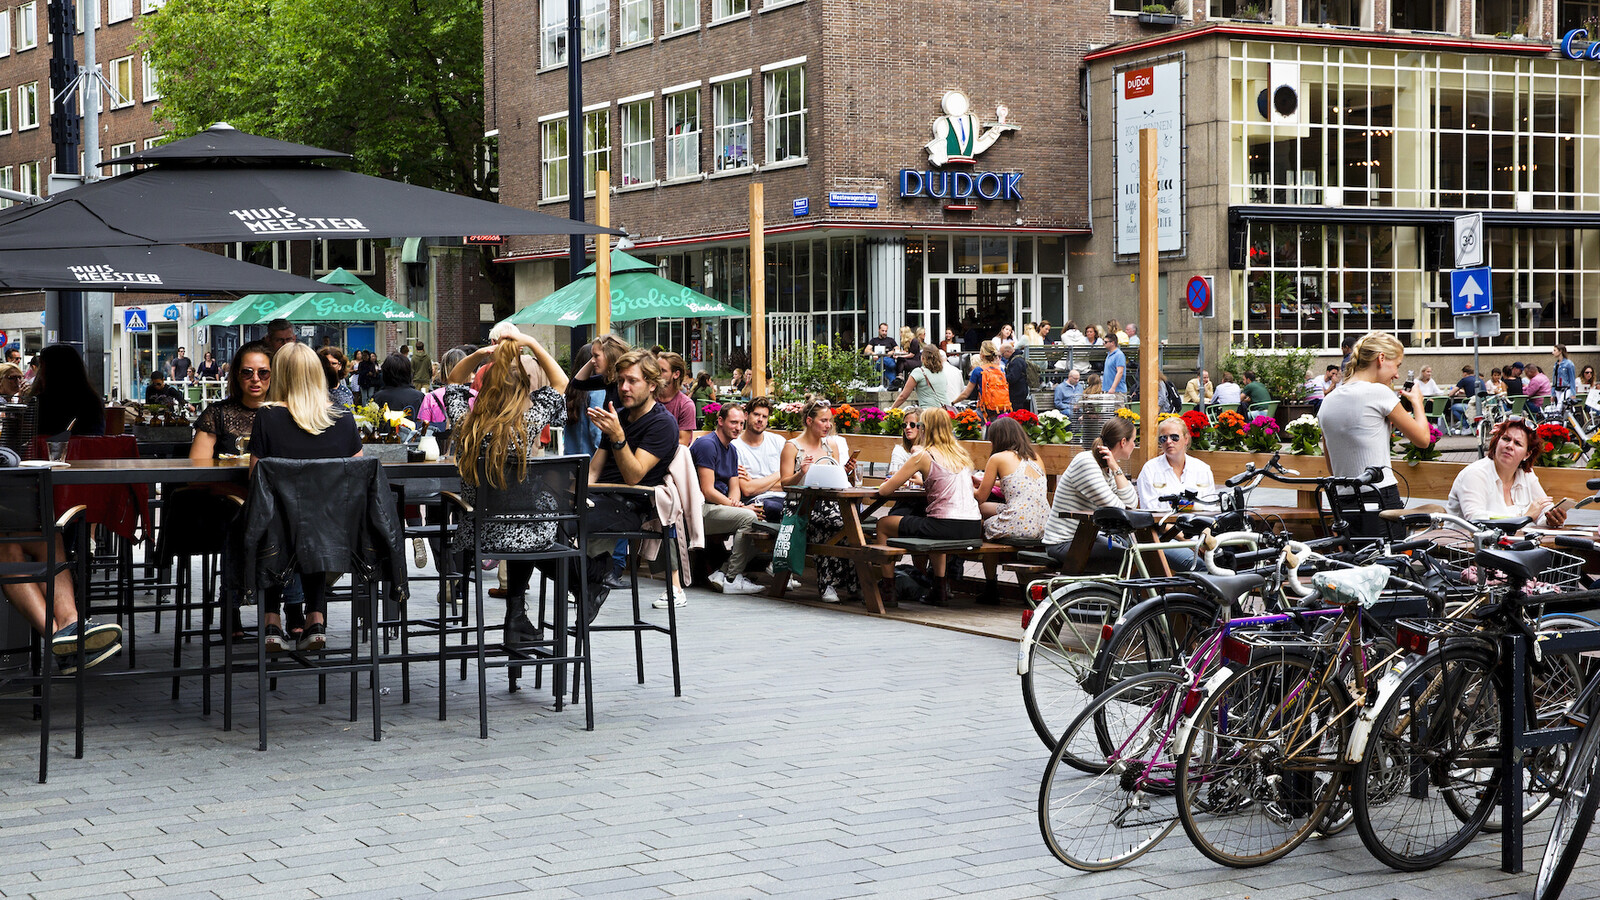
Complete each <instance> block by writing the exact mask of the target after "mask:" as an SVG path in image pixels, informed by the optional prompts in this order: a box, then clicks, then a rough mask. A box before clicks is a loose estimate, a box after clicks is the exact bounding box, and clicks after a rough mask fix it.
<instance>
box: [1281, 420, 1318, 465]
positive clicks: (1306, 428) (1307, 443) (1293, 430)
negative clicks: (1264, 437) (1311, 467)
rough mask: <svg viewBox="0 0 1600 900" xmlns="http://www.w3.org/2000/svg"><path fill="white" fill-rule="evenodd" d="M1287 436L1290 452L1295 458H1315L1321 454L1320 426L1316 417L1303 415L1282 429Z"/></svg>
mask: <svg viewBox="0 0 1600 900" xmlns="http://www.w3.org/2000/svg"><path fill="white" fill-rule="evenodd" d="M1284 431H1285V432H1286V433H1287V434H1288V435H1289V447H1290V452H1292V453H1294V455H1295V456H1317V455H1320V454H1321V453H1322V426H1321V425H1320V424H1318V422H1317V418H1316V416H1312V415H1304V416H1301V417H1300V418H1298V419H1295V420H1294V421H1293V422H1290V423H1289V427H1288V428H1286V429H1284Z"/></svg>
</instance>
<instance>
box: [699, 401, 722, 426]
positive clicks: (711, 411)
mask: <svg viewBox="0 0 1600 900" xmlns="http://www.w3.org/2000/svg"><path fill="white" fill-rule="evenodd" d="M721 414H722V404H721V403H707V404H706V405H705V406H702V407H700V427H701V428H703V429H705V430H706V431H713V430H715V429H716V427H717V416H719V415H721Z"/></svg>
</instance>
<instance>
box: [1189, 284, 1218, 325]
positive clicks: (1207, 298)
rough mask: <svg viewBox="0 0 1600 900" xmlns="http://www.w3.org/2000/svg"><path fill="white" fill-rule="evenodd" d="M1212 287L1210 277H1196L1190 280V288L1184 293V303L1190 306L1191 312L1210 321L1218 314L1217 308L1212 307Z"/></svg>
mask: <svg viewBox="0 0 1600 900" xmlns="http://www.w3.org/2000/svg"><path fill="white" fill-rule="evenodd" d="M1211 300H1212V285H1211V276H1210V275H1196V276H1194V277H1193V278H1191V279H1189V288H1188V290H1187V291H1185V293H1184V301H1185V302H1186V303H1188V304H1189V311H1190V312H1192V313H1194V314H1195V315H1196V316H1199V317H1201V318H1205V319H1210V318H1212V317H1214V316H1215V315H1216V314H1217V310H1216V307H1215V306H1213V305H1212V303H1211Z"/></svg>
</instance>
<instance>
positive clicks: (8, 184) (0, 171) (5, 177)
mask: <svg viewBox="0 0 1600 900" xmlns="http://www.w3.org/2000/svg"><path fill="white" fill-rule="evenodd" d="M13 184H14V182H13V181H12V180H11V167H10V166H0V188H4V189H5V190H8V191H11V190H16V188H14V187H12V185H13ZM15 203H16V201H15V200H7V199H5V198H3V197H0V209H10V208H11V207H12V206H13V205H14V204H15Z"/></svg>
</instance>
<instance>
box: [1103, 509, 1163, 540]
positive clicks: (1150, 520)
mask: <svg viewBox="0 0 1600 900" xmlns="http://www.w3.org/2000/svg"><path fill="white" fill-rule="evenodd" d="M1094 524H1095V527H1096V528H1099V529H1100V530H1101V531H1104V532H1107V533H1110V534H1132V533H1134V532H1135V531H1138V530H1139V529H1141V528H1150V527H1152V526H1154V525H1155V524H1156V517H1155V516H1153V515H1151V514H1150V513H1147V512H1145V511H1144V510H1142V509H1118V508H1117V507H1114V506H1107V507H1102V508H1101V509H1097V510H1095V511H1094Z"/></svg>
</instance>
